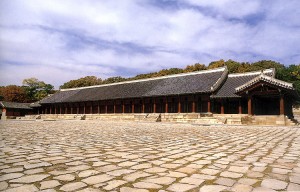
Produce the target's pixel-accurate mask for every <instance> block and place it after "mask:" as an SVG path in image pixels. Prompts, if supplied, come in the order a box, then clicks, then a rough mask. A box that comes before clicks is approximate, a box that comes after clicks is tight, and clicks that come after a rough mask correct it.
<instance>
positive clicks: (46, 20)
mask: <svg viewBox="0 0 300 192" xmlns="http://www.w3.org/2000/svg"><path fill="white" fill-rule="evenodd" d="M219 59H225V60H227V59H233V60H237V61H248V62H253V61H258V60H262V59H271V60H275V61H278V62H281V63H283V64H286V65H289V64H299V63H300V1H299V0H181V1H176V0H63V1H62V0H1V1H0V85H8V84H18V85H21V82H22V80H23V79H24V78H29V77H36V78H38V79H39V80H42V81H45V82H46V83H51V84H53V85H55V86H56V88H57V87H58V86H59V85H62V84H63V83H64V82H67V81H69V80H71V79H77V78H80V77H84V76H87V75H95V76H97V77H101V78H103V79H104V78H107V77H111V76H124V77H128V76H134V75H137V74H140V73H147V72H153V71H157V70H160V69H164V68H171V67H185V66H186V65H188V64H194V63H203V64H208V63H210V62H211V61H214V60H219Z"/></svg>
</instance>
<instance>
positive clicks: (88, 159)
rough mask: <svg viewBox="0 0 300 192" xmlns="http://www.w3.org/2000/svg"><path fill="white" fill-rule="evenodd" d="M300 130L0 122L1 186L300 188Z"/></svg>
mask: <svg viewBox="0 0 300 192" xmlns="http://www.w3.org/2000/svg"><path fill="white" fill-rule="evenodd" d="M299 156H300V129H299V128H295V127H294V128H288V127H277V128H275V127H241V126H236V127H233V126H232V127H224V126H197V125H188V124H168V123H136V122H100V121H37V122H35V121H28V122H27V121H26V122H25V121H5V122H3V121H2V122H0V190H7V191H40V190H41V191H121V192H128V191H138V192H139V191H140V192H144V191H145V192H146V191H161V192H163V191H197V192H198V191H200V192H202V191H203V192H209V191H212V192H218V191H241V192H244V191H245V192H247V191H300V157H299Z"/></svg>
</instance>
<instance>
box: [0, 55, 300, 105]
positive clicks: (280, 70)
mask: <svg viewBox="0 0 300 192" xmlns="http://www.w3.org/2000/svg"><path fill="white" fill-rule="evenodd" d="M222 66H227V68H228V71H229V73H244V72H250V71H259V70H263V69H269V68H275V69H276V78H277V79H280V80H283V81H286V82H290V83H293V84H294V85H295V88H296V90H297V91H298V93H300V65H299V64H298V65H289V66H285V65H283V64H280V63H278V62H275V61H270V60H268V61H267V60H262V61H258V62H254V63H248V62H237V61H233V60H228V61H224V60H219V61H213V62H211V63H210V64H209V65H208V66H206V65H204V64H199V63H196V64H194V65H188V66H186V67H185V68H170V69H162V70H160V71H158V72H152V73H146V74H139V75H136V76H135V77H129V78H124V77H120V76H117V77H109V78H107V79H104V80H102V79H101V78H98V77H96V76H86V77H82V78H79V79H76V80H70V81H68V82H66V83H64V84H63V85H61V86H60V89H66V88H76V87H85V86H92V85H102V84H109V83H116V82H122V81H130V80H138V79H145V78H152V77H160V76H165V75H172V74H179V73H186V72H193V71H201V70H206V69H214V68H218V67H222ZM54 92H55V91H54V87H53V86H52V85H51V84H47V83H44V82H43V81H39V80H38V79H36V78H29V79H24V80H23V86H16V85H9V86H4V87H0V100H1V97H2V100H5V101H12V102H34V101H38V100H40V99H42V98H44V97H46V96H47V95H48V94H52V93H54Z"/></svg>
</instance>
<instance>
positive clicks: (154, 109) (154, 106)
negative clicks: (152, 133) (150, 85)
mask: <svg viewBox="0 0 300 192" xmlns="http://www.w3.org/2000/svg"><path fill="white" fill-rule="evenodd" d="M153 113H156V101H155V99H153Z"/></svg>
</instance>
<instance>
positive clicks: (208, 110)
mask: <svg viewBox="0 0 300 192" xmlns="http://www.w3.org/2000/svg"><path fill="white" fill-rule="evenodd" d="M210 108H211V107H210V100H209V99H208V101H207V112H208V113H210V112H211V110H210Z"/></svg>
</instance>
